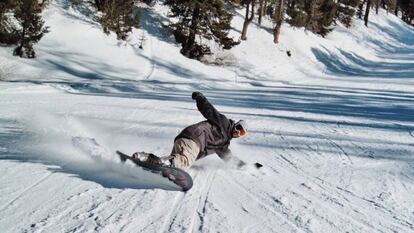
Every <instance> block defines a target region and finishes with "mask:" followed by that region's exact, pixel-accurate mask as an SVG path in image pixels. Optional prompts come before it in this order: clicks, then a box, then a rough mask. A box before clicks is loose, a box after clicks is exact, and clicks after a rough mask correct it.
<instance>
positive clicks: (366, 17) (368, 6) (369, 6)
mask: <svg viewBox="0 0 414 233" xmlns="http://www.w3.org/2000/svg"><path fill="white" fill-rule="evenodd" d="M370 8H371V0H368V1H367V8H366V9H365V16H364V21H365V26H367V27H368V16H369V10H370Z"/></svg>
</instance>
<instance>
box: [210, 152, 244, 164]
mask: <svg viewBox="0 0 414 233" xmlns="http://www.w3.org/2000/svg"><path fill="white" fill-rule="evenodd" d="M217 155H218V156H219V157H220V158H221V159H222V160H224V161H225V162H226V163H227V164H228V165H229V166H231V167H235V168H241V167H244V166H245V165H246V163H245V162H243V161H242V160H240V159H239V158H237V157H236V156H234V155H233V154H232V153H231V150H230V149H227V150H224V151H218V152H217Z"/></svg>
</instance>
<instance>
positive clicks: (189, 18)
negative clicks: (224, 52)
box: [164, 0, 237, 59]
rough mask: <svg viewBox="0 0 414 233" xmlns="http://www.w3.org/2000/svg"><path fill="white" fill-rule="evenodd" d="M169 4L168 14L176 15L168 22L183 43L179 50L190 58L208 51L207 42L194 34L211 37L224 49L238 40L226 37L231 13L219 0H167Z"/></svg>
mask: <svg viewBox="0 0 414 233" xmlns="http://www.w3.org/2000/svg"><path fill="white" fill-rule="evenodd" d="M164 4H165V5H167V6H169V7H170V10H171V14H170V15H169V17H171V18H177V19H178V21H176V23H172V24H171V25H170V26H171V27H172V29H173V30H174V36H175V39H176V41H177V42H178V43H180V44H181V45H182V49H181V53H182V54H183V55H184V56H186V57H189V58H196V59H200V58H201V57H202V56H203V55H204V54H208V53H211V51H210V48H209V47H208V46H207V45H204V44H202V42H201V41H200V40H201V39H200V40H198V41H196V37H197V38H205V39H207V40H214V41H215V42H216V43H217V44H219V45H221V46H222V47H223V48H224V49H230V48H231V47H233V46H234V45H236V44H237V43H236V42H235V41H234V40H233V39H231V38H229V37H228V32H229V30H230V28H231V26H230V23H231V19H232V15H231V14H230V13H229V12H228V11H227V10H226V9H225V8H224V3H223V1H221V0H211V1H208V0H166V1H165V2H164Z"/></svg>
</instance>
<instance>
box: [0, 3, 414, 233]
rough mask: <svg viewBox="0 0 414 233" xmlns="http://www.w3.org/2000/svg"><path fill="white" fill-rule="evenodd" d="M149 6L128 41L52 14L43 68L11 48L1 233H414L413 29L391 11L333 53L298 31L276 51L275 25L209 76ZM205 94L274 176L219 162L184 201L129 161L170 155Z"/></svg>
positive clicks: (0, 147)
mask: <svg viewBox="0 0 414 233" xmlns="http://www.w3.org/2000/svg"><path fill="white" fill-rule="evenodd" d="M140 7H141V8H142V9H141V10H142V12H144V15H143V19H142V20H143V21H142V28H140V29H134V30H133V32H132V34H131V36H130V38H129V39H128V40H127V41H126V42H120V41H118V40H116V36H115V35H113V34H111V35H109V36H107V35H105V34H104V33H103V32H102V29H101V28H100V25H99V24H98V23H97V22H96V21H95V20H94V17H92V16H93V14H94V13H93V11H92V9H90V8H89V7H88V6H87V5H81V6H79V7H75V8H74V7H72V6H71V4H70V3H69V2H68V1H66V0H56V1H52V2H51V4H50V6H48V8H47V9H45V11H44V13H43V17H44V19H45V21H46V25H47V26H49V27H50V32H49V33H48V34H46V35H45V37H44V38H43V39H42V40H41V41H40V42H39V44H37V45H36V46H35V49H36V51H37V56H38V57H37V58H36V59H33V60H27V59H20V58H17V57H14V56H12V50H13V48H12V47H1V48H0V54H1V56H0V79H1V81H0V109H1V110H0V171H1V174H2V176H1V177H0V225H1V226H2V232H177V233H181V232H413V231H414V209H413V206H414V197H413V195H412V193H414V118H413V116H414V105H413V101H414V61H413V59H412V58H413V56H414V29H413V28H412V27H409V26H407V25H406V24H405V23H403V22H402V21H401V20H400V19H398V18H396V17H395V16H393V15H387V13H386V12H385V11H380V13H379V14H378V15H375V14H373V15H372V17H371V19H370V26H369V27H368V28H366V27H365V26H364V25H363V22H362V21H358V20H356V21H355V23H354V25H353V27H351V28H350V29H347V28H345V27H342V26H338V27H337V28H336V29H335V30H334V31H333V32H332V33H331V34H329V35H328V36H327V37H326V38H322V37H320V36H317V35H314V34H312V33H310V32H307V31H304V30H303V29H298V28H292V27H289V26H287V25H286V26H284V27H283V28H282V32H281V37H280V39H281V41H280V44H279V45H278V46H275V45H274V44H273V42H272V36H271V34H270V32H269V30H271V29H270V26H271V24H270V22H267V23H265V26H263V27H259V26H258V25H251V26H250V28H249V34H248V40H247V41H245V42H242V43H241V44H240V45H239V46H236V47H234V48H233V49H231V50H230V51H227V52H225V53H221V54H219V55H218V56H222V57H224V61H225V64H226V65H206V64H203V63H201V62H198V61H195V60H190V59H188V58H185V57H184V56H182V55H181V54H180V53H179V49H180V48H179V46H178V44H176V43H175V42H174V39H173V37H172V35H171V33H170V32H169V31H168V30H167V29H165V28H164V27H162V25H164V24H166V22H167V21H168V19H167V18H166V15H165V14H166V11H165V9H164V7H163V6H161V5H155V6H154V7H151V8H150V7H145V6H140ZM242 20H243V19H242V13H240V14H237V15H236V16H235V18H234V21H233V26H234V30H233V31H232V35H234V36H235V37H237V36H238V33H239V32H240V29H241V24H242V23H243V21H242ZM250 34H251V35H255V36H251V37H249V35H250ZM142 37H144V38H145V43H144V48H143V49H142V50H141V49H139V48H138V47H139V43H140V38H142ZM287 51H290V52H291V53H292V56H291V57H289V56H287V55H286V52H287ZM193 91H201V92H203V93H204V94H205V96H206V97H207V98H208V99H209V100H210V101H211V102H212V103H213V104H214V105H215V106H216V108H217V109H218V110H219V111H220V112H222V113H223V114H225V115H226V116H228V117H229V118H232V119H235V120H237V119H245V120H246V121H247V122H248V124H249V130H248V136H247V137H244V138H241V139H234V140H233V141H232V144H231V149H232V151H233V154H234V155H236V156H237V157H239V158H240V159H242V160H244V161H246V162H247V163H248V164H252V163H254V162H260V163H262V164H263V165H264V167H263V168H262V169H260V170H256V169H254V168H252V167H251V166H248V167H247V168H245V169H242V170H237V169H231V168H228V167H226V166H225V165H224V163H223V162H222V161H221V160H220V159H219V158H218V157H217V156H215V155H211V156H209V157H207V158H205V159H203V160H199V161H197V162H196V164H195V165H194V166H193V167H191V168H190V169H189V170H188V172H189V173H190V174H191V175H192V177H193V179H194V186H193V188H192V189H191V190H190V191H188V192H186V193H183V192H177V187H176V186H174V185H172V184H170V183H169V182H167V181H165V182H158V181H157V182H153V180H154V179H156V177H155V175H153V174H149V173H147V172H145V171H143V170H141V169H139V168H136V167H135V166H134V165H133V164H129V163H127V164H124V165H123V164H121V163H120V162H119V161H118V160H119V159H118V158H117V157H116V155H115V154H114V151H115V150H122V151H124V152H126V153H132V152H135V151H148V152H153V153H155V154H158V155H167V154H168V153H170V151H171V148H172V145H173V140H174V137H175V136H176V135H177V134H178V133H179V132H180V130H181V129H183V128H184V127H186V126H187V125H189V124H192V123H196V122H198V121H201V120H203V119H204V118H203V116H202V115H201V114H200V113H199V112H198V111H197V108H196V106H195V103H194V102H193V100H192V99H191V93H192V92H193ZM73 138H85V139H91V138H92V139H94V140H95V141H96V142H97V143H99V145H100V147H98V148H95V149H96V150H95V151H93V155H94V156H91V154H88V153H85V152H84V151H83V150H81V149H79V148H77V147H76V146H75V145H74V144H73V143H72V142H73ZM95 155H97V156H95Z"/></svg>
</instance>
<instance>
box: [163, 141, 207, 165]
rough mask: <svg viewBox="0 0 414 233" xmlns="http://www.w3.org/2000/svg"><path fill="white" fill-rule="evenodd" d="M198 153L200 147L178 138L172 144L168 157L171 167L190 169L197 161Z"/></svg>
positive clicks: (192, 142)
mask: <svg viewBox="0 0 414 233" xmlns="http://www.w3.org/2000/svg"><path fill="white" fill-rule="evenodd" d="M199 153H200V147H199V146H198V145H197V143H195V142H194V141H193V140H191V139H187V138H178V139H177V140H175V142H174V147H173V149H172V152H171V155H170V157H172V158H173V159H172V163H173V164H172V165H173V166H174V167H177V168H187V167H190V166H191V165H192V164H193V163H194V162H195V160H196V159H197V156H198V154H199Z"/></svg>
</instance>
